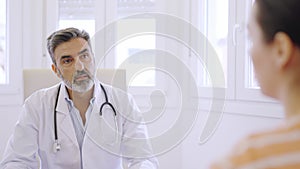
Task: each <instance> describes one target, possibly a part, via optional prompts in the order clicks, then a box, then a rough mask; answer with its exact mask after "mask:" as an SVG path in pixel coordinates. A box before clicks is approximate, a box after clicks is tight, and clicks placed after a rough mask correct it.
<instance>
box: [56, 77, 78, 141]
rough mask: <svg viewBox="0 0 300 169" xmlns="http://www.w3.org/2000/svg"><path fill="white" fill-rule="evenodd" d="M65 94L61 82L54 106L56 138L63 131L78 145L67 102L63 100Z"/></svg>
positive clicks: (64, 88)
mask: <svg viewBox="0 0 300 169" xmlns="http://www.w3.org/2000/svg"><path fill="white" fill-rule="evenodd" d="M66 94H67V92H66V87H65V85H64V84H63V83H61V89H60V93H59V97H58V103H57V108H56V112H57V115H56V117H57V134H58V139H59V138H61V136H60V134H62V133H63V134H65V135H66V136H68V137H69V139H70V140H71V142H73V143H74V144H76V145H78V143H77V138H76V134H75V130H74V127H73V122H72V119H71V116H70V113H69V109H68V105H67V102H66V100H65V95H66ZM60 131H61V132H60Z"/></svg>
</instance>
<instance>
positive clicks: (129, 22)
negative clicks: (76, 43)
mask: <svg viewBox="0 0 300 169" xmlns="http://www.w3.org/2000/svg"><path fill="white" fill-rule="evenodd" d="M155 5H156V4H155V0H141V1H134V2H133V1H126V0H117V5H116V6H117V9H116V13H117V16H116V18H117V19H118V21H117V28H116V30H117V32H116V34H117V35H116V36H117V37H116V39H120V40H121V42H117V43H118V44H117V46H116V49H115V54H116V58H115V64H114V67H116V68H117V67H119V66H120V65H121V64H123V63H124V62H126V64H127V65H128V66H127V67H131V68H133V69H134V68H137V67H152V68H153V69H148V70H142V71H140V72H137V73H136V75H134V77H131V78H130V79H129V80H130V81H129V82H128V85H129V86H154V85H155V84H156V70H155V67H156V66H155V60H153V59H144V58H141V59H132V58H135V57H132V58H131V56H134V55H136V54H138V52H141V51H145V50H149V49H156V35H155V32H156V26H157V25H156V21H155V19H154V18H151V17H144V18H143V17H141V18H131V17H128V16H131V15H134V14H137V13H144V12H153V10H154V9H155ZM145 30H147V32H148V33H143V34H135V33H136V32H140V31H145ZM123 35H132V36H130V37H127V38H126V39H124V40H122V39H121V37H122V36H123ZM149 58H150V56H149ZM152 58H153V57H152ZM154 58H155V57H154ZM129 71H130V70H129Z"/></svg>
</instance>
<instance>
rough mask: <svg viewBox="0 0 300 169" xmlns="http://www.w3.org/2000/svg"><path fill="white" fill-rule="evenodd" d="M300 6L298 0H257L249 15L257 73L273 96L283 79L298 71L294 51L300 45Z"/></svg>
mask: <svg viewBox="0 0 300 169" xmlns="http://www.w3.org/2000/svg"><path fill="white" fill-rule="evenodd" d="M299 6H300V1H299V0H256V1H255V3H254V6H253V9H252V13H251V16H250V18H249V23H248V29H249V36H250V39H251V41H252V47H251V50H250V53H251V56H252V60H253V64H254V69H255V74H256V77H257V80H258V81H259V83H260V86H261V89H262V91H263V93H265V94H266V95H269V96H271V97H275V98H277V97H278V91H279V89H280V88H281V87H282V86H283V85H282V84H283V81H286V80H291V79H292V78H291V75H292V74H293V76H294V75H295V74H296V71H298V70H296V69H295V67H296V66H295V64H296V63H297V62H299V61H300V60H298V61H295V59H296V57H294V56H295V52H294V51H296V50H299V47H300V32H299V30H300V23H299V22H298V21H297V20H298V16H300V15H299V14H300V9H298V7H299ZM298 55H299V54H298ZM299 57H300V56H298V58H299ZM298 58H297V59H298ZM297 64H299V63H297ZM297 66H300V64H299V65H297ZM292 67H293V71H290V70H292ZM297 69H298V68H297ZM287 70H288V71H287ZM287 72H289V73H287ZM297 73H300V72H297ZM298 76H299V74H297V77H298ZM294 77H296V76H294ZM294 77H293V78H294ZM288 78H290V79H288Z"/></svg>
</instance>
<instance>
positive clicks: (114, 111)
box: [53, 83, 118, 152]
mask: <svg viewBox="0 0 300 169" xmlns="http://www.w3.org/2000/svg"><path fill="white" fill-rule="evenodd" d="M60 87H61V85H59V87H58V90H57V95H56V100H55V106H54V144H53V149H54V152H58V151H60V150H61V144H60V143H59V141H58V136H57V118H56V113H57V112H56V107H57V102H58V96H59V92H60ZM100 87H101V89H102V91H103V93H104V96H105V102H104V103H102V105H101V106H100V110H99V115H100V116H101V117H102V114H103V113H102V110H103V107H104V106H105V105H107V106H109V107H110V108H111V109H112V111H113V114H114V121H115V129H116V130H117V131H116V134H117V133H118V124H117V113H116V110H115V108H114V106H113V105H112V104H111V103H110V102H109V101H108V97H107V93H106V91H105V89H104V87H103V85H102V84H101V83H100Z"/></svg>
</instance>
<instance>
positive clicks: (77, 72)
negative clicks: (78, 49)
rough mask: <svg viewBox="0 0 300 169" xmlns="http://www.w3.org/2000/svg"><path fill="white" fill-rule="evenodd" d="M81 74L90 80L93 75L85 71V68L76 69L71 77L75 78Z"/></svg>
mask: <svg viewBox="0 0 300 169" xmlns="http://www.w3.org/2000/svg"><path fill="white" fill-rule="evenodd" d="M82 75H86V76H88V77H89V79H92V80H93V79H94V76H93V75H92V74H91V73H90V72H89V71H86V70H77V71H76V72H75V74H74V76H73V79H74V80H75V79H77V78H78V77H80V76H82Z"/></svg>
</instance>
